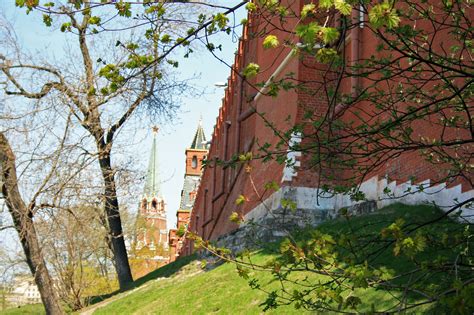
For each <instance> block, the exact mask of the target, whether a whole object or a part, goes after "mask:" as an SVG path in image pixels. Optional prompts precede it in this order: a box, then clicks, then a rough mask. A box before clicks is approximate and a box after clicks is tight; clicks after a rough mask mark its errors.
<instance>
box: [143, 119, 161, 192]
mask: <svg viewBox="0 0 474 315" xmlns="http://www.w3.org/2000/svg"><path fill="white" fill-rule="evenodd" d="M158 130H159V128H158V126H153V127H152V131H153V142H152V145H151V152H150V160H149V162H148V171H147V175H146V183H145V189H144V191H143V193H144V195H145V196H146V197H162V196H161V187H160V184H161V183H160V170H159V164H158V146H157V145H156V135H157V134H158Z"/></svg>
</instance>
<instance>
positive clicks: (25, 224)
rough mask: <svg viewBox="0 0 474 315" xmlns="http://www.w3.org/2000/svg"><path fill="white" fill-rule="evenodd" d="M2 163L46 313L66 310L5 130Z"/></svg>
mask: <svg viewBox="0 0 474 315" xmlns="http://www.w3.org/2000/svg"><path fill="white" fill-rule="evenodd" d="M0 165H1V172H2V177H3V181H4V182H3V184H2V193H3V195H4V197H5V201H6V205H7V208H8V211H9V212H10V214H11V216H12V218H13V223H14V225H15V229H16V230H17V232H18V236H19V237H20V242H21V246H22V247H23V252H24V253H25V257H26V263H27V264H28V267H29V268H30V271H31V273H32V275H33V276H34V279H35V283H36V285H37V286H38V290H39V292H40V295H41V300H42V301H43V305H44V307H45V309H46V313H47V314H64V313H63V311H62V309H61V306H60V304H59V301H58V299H57V297H56V294H55V292H54V287H53V281H52V280H51V277H50V275H49V272H48V269H47V268H46V264H45V261H44V258H43V253H42V252H41V248H40V245H39V242H38V237H37V234H36V230H35V226H34V222H33V214H32V212H31V209H28V207H27V206H26V204H25V202H24V201H23V199H21V196H20V191H19V190H18V182H17V175H16V167H15V155H14V154H13V151H12V149H11V147H10V143H9V142H8V140H7V138H6V137H5V135H4V134H3V133H0Z"/></svg>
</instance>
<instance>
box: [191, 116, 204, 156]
mask: <svg viewBox="0 0 474 315" xmlns="http://www.w3.org/2000/svg"><path fill="white" fill-rule="evenodd" d="M205 142H206V136H205V134H204V129H203V128H202V116H201V117H200V118H199V122H198V127H197V130H196V134H195V135H194V139H193V142H192V143H191V147H190V149H196V150H207V149H206V145H205Z"/></svg>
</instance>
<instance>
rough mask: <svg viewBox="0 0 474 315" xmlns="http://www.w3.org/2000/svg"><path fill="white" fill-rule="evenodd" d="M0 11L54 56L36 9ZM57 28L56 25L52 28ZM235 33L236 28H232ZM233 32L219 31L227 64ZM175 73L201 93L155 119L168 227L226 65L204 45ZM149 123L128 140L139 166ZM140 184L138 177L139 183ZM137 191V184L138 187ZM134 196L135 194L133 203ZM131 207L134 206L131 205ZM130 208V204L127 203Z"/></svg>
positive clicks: (214, 109) (6, 4)
mask: <svg viewBox="0 0 474 315" xmlns="http://www.w3.org/2000/svg"><path fill="white" fill-rule="evenodd" d="M216 2H218V3H219V2H220V3H225V5H228V6H230V5H232V4H236V3H238V2H239V1H235V0H232V1H224V0H221V1H216ZM243 11H245V10H242V9H241V11H240V14H238V16H237V18H236V21H237V22H238V21H240V20H241V18H242V17H243V16H244V14H245V12H243ZM0 14H2V15H4V16H5V17H6V18H7V19H8V21H10V22H11V23H12V24H13V25H14V27H15V30H16V32H17V35H18V38H19V40H20V42H21V43H22V44H23V45H24V46H25V47H28V48H29V49H30V50H38V51H39V53H42V52H44V53H47V54H55V55H56V57H58V54H59V57H60V55H61V53H57V52H55V51H56V49H57V47H58V46H61V45H63V44H64V43H63V42H61V41H63V39H62V38H61V35H60V36H59V37H58V36H56V35H52V33H51V31H50V30H49V29H47V28H46V27H45V26H44V24H43V22H42V18H41V15H40V14H38V13H36V14H35V12H32V13H30V15H29V16H27V15H26V14H25V12H24V10H20V9H18V8H15V7H14V1H3V0H1V1H0ZM56 32H58V31H56ZM238 32H239V35H240V32H241V31H240V29H239V30H238ZM236 39H237V38H236V37H235V36H234V37H232V36H227V35H226V36H224V35H223V36H221V40H222V44H223V48H224V49H223V51H222V52H220V57H221V58H222V59H223V60H225V61H226V62H227V63H228V64H232V62H233V57H234V52H235V49H236V46H237V43H236ZM178 60H179V62H180V67H179V69H178V71H179V72H180V77H181V78H182V79H187V78H190V77H193V76H195V75H198V76H199V79H198V80H195V81H194V82H193V83H194V84H195V85H196V87H197V88H198V89H205V91H206V93H205V94H204V95H203V96H202V97H198V98H195V97H191V98H188V99H185V100H184V104H183V106H182V108H181V112H180V113H179V115H178V117H177V119H176V120H175V121H172V122H168V123H164V124H161V126H160V127H161V129H160V132H159V134H158V147H159V151H160V152H159V163H160V170H161V174H162V179H163V180H164V182H163V183H162V185H161V187H162V192H163V197H164V198H165V200H166V203H167V205H166V207H167V212H168V227H169V228H172V227H174V226H175V224H176V210H178V206H179V201H180V193H181V189H182V185H183V177H184V171H185V154H184V153H185V149H186V148H187V147H189V145H190V144H191V141H192V139H193V136H194V133H195V131H196V127H197V124H198V121H199V119H200V117H202V120H203V127H204V130H205V133H206V138H207V139H208V140H209V139H210V135H211V132H212V130H213V127H214V124H215V121H216V116H217V114H218V109H219V107H220V105H221V98H222V97H223V95H224V90H223V89H222V88H216V87H215V86H214V84H215V83H216V82H226V81H227V77H228V76H229V74H230V69H229V68H228V67H227V66H226V65H223V64H222V63H221V62H220V61H218V60H216V59H215V58H213V57H212V56H211V54H209V53H207V52H206V51H204V50H201V52H200V53H197V54H194V55H191V57H190V58H188V59H185V58H179V59H178ZM151 125H152V124H151V123H149V122H148V121H144V122H143V128H140V130H138V132H137V133H136V134H134V136H133V137H134V139H133V140H134V141H138V142H139V143H138V150H137V152H141V153H140V154H136V155H134V157H133V158H134V163H135V164H138V165H141V166H142V169H143V171H146V167H147V165H148V158H149V148H150V146H151V142H152V132H151ZM120 136H121V137H125V138H126V137H127V136H128V135H127V134H121V135H120ZM141 186H142V187H143V186H144V181H143V183H142V184H141ZM140 191H142V188H141V189H140ZM139 199H140V196H136V203H135V205H138V202H139ZM135 208H136V206H135ZM131 210H135V211H136V209H131Z"/></svg>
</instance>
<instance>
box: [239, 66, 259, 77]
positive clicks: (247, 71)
mask: <svg viewBox="0 0 474 315" xmlns="http://www.w3.org/2000/svg"><path fill="white" fill-rule="evenodd" d="M259 71H260V66H259V65H257V64H256V63H253V62H251V63H249V64H248V65H247V66H246V67H245V68H244V70H243V72H242V75H243V76H244V77H246V78H247V79H249V78H252V77H254V76H256V75H257V74H258V72H259Z"/></svg>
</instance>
